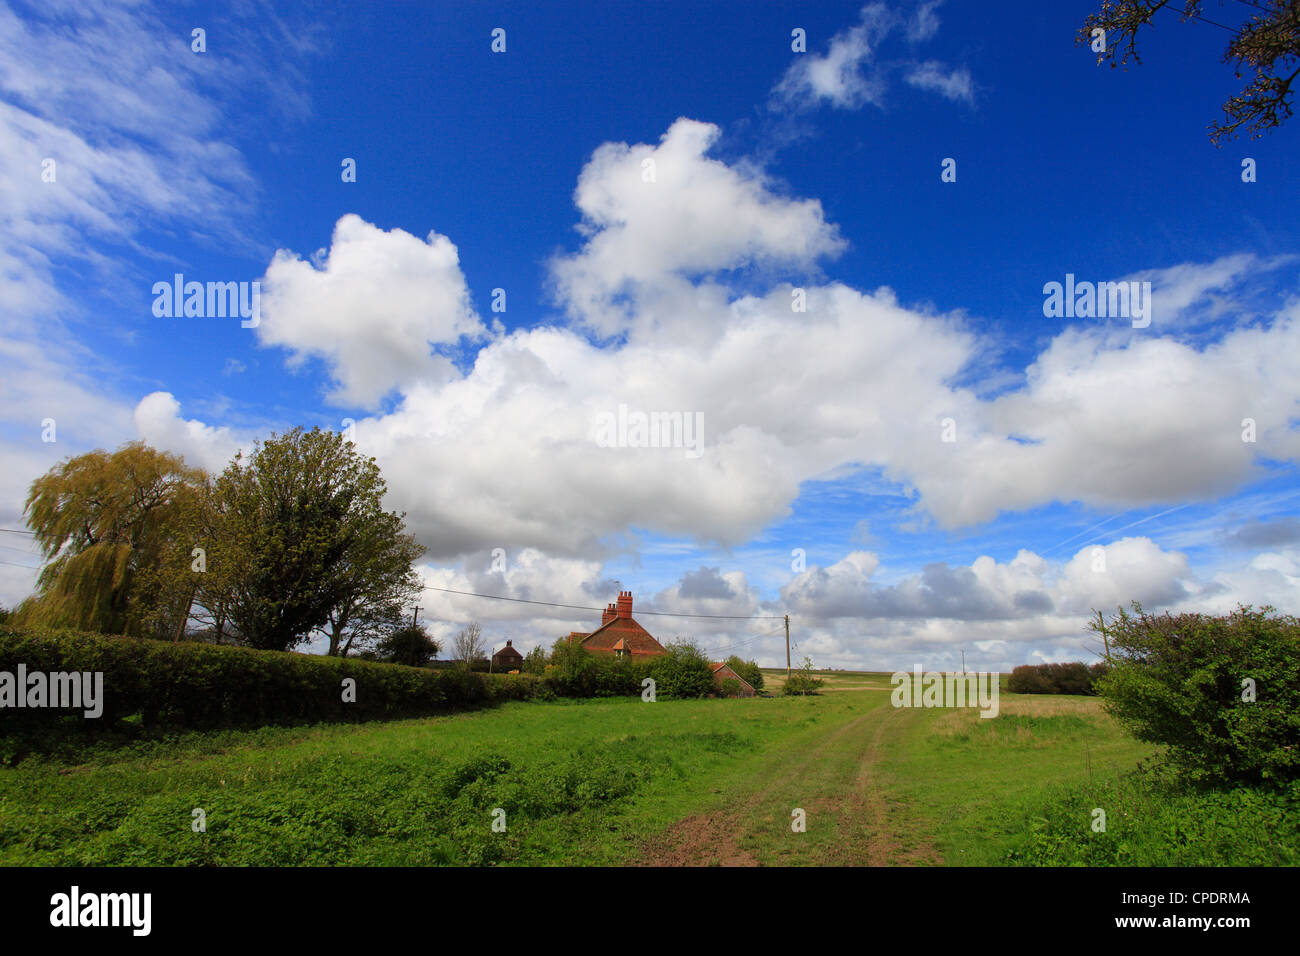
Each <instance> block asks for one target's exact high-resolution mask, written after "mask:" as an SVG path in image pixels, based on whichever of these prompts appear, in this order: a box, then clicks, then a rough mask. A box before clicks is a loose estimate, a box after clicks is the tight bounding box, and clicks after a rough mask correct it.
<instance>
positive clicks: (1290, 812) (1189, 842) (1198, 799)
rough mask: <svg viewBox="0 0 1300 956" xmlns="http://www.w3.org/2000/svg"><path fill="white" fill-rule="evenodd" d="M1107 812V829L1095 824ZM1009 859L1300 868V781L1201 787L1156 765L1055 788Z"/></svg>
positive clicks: (1077, 863) (1031, 862)
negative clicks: (1187, 783) (1098, 815)
mask: <svg viewBox="0 0 1300 956" xmlns="http://www.w3.org/2000/svg"><path fill="white" fill-rule="evenodd" d="M1096 808H1101V809H1103V810H1105V813H1106V818H1105V823H1106V829H1105V830H1100V829H1097V830H1094V829H1093V827H1092V824H1093V820H1094V819H1096V818H1095V816H1094V810H1095V809H1096ZM1027 822H1028V826H1026V827H1025V830H1024V832H1023V835H1022V836H1021V838H1020V840H1019V841H1018V843H1017V845H1015V846H1014V847H1013V848H1012V849H1011V850H1009V851H1008V852H1007V857H1006V859H1007V862H1011V863H1017V864H1023V865H1027V866H1137V867H1151V866H1160V867H1164V866H1215V867H1218V866H1297V865H1300V781H1292V782H1291V783H1290V784H1289V785H1288V786H1286V787H1278V788H1275V787H1251V786H1243V785H1241V784H1237V785H1232V786H1227V787H1222V788H1213V789H1201V788H1194V787H1187V786H1184V785H1181V784H1179V783H1178V782H1177V781H1172V780H1167V779H1162V778H1161V777H1160V776H1159V775H1158V774H1153V773H1151V772H1150V771H1149V770H1144V771H1139V772H1136V773H1131V774H1127V775H1125V776H1123V777H1116V778H1115V779H1113V780H1111V779H1101V780H1097V781H1095V782H1091V783H1087V784H1073V785H1069V786H1064V787H1057V788H1053V790H1051V791H1049V793H1048V795H1047V796H1046V799H1045V800H1044V802H1043V804H1042V805H1041V806H1039V807H1038V808H1036V809H1035V810H1034V812H1033V815H1032V817H1031V818H1030V819H1029V821H1027Z"/></svg>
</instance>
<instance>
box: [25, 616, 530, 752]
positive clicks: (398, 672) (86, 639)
mask: <svg viewBox="0 0 1300 956" xmlns="http://www.w3.org/2000/svg"><path fill="white" fill-rule="evenodd" d="M20 663H22V664H25V665H26V667H27V670H28V672H29V673H30V672H34V671H43V672H50V671H83V672H84V671H90V672H102V673H103V675H104V686H103V696H104V711H103V716H102V717H99V718H96V719H93V720H86V719H84V718H81V717H80V716H76V717H73V718H69V712H67V711H62V712H61V711H58V710H53V709H50V708H33V709H17V710H13V711H11V712H8V713H6V715H5V722H6V727H7V729H8V728H12V727H14V726H16V725H19V724H25V725H26V726H27V727H30V728H36V729H39V728H41V727H50V726H53V725H54V724H59V725H60V726H64V725H66V723H67V721H68V720H69V719H71V720H72V721H73V726H74V727H76V728H79V729H82V730H88V731H98V730H101V729H102V730H108V729H111V728H112V727H113V725H114V724H115V723H116V722H118V721H123V720H127V719H128V718H129V719H135V720H139V721H140V723H141V724H143V725H144V726H145V727H151V726H171V727H188V728H209V727H227V726H250V725H260V724H267V723H281V722H300V721H320V720H361V719H368V718H374V717H398V716H413V715H420V714H433V713H441V712H446V711H452V710H458V709H463V708H467V707H474V706H477V705H480V704H486V703H489V702H491V701H493V700H496V699H520V698H523V697H528V696H531V695H532V694H533V693H534V692H535V691H536V688H537V684H538V682H537V681H536V679H533V678H526V679H525V678H523V676H522V675H518V676H514V677H511V678H510V679H509V680H508V681H495V680H489V679H488V678H487V677H486V676H480V675H478V674H469V673H465V672H463V671H441V672H440V671H433V670H428V669H425V668H415V667H402V666H398V665H394V664H379V663H370V662H367V661H361V660H356V659H354V658H338V657H327V656H323V655H314V654H285V653H280V652H274V651H259V650H254V649H251V648H243V647H220V646H215V645H210V644H195V643H191V642H179V643H171V642H166V641H153V640H147V639H137V638H109V637H106V636H104V635H98V634H85V633H79V632H71V631H53V630H19V629H16V628H13V627H9V626H0V671H9V672H11V673H12V672H14V671H15V670H16V668H17V666H18V664H20ZM349 678H350V679H352V680H355V681H356V693H355V701H354V702H347V701H344V699H343V698H344V693H343V686H344V685H343V681H344V680H345V679H349Z"/></svg>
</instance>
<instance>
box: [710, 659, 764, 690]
mask: <svg viewBox="0 0 1300 956" xmlns="http://www.w3.org/2000/svg"><path fill="white" fill-rule="evenodd" d="M729 680H734V681H735V682H736V684H737V687H736V688H732V689H731V691H730V695H731V696H736V697H753V696H755V695H756V694H757V691H755V690H754V688H753V686H752V685H751V684H750V683H749V681H747V680H745V678H743V677H741V676H740V675H739V674H737V673H736V672H735V671H734V670H732V669H731V667H730V666H729V665H728V664H727V663H726V662H725V661H714V662H713V685H714V686H715V687H717V688H718V693H719V694H721V695H723V696H724V697H726V696H729V694H728V690H727V688H726V682H727V681H729Z"/></svg>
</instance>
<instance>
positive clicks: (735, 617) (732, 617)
mask: <svg viewBox="0 0 1300 956" xmlns="http://www.w3.org/2000/svg"><path fill="white" fill-rule="evenodd" d="M424 590H426V591H441V592H443V593H444V594H460V595H464V596H465V597H476V598H486V599H487V600H489V601H510V602H512V603H514V604H537V605H540V606H542V607H560V608H567V609H569V610H572V611H601V612H604V611H605V610H607V609H606V608H603V607H587V606H586V605H583V604H557V603H555V602H554V601H530V600H528V599H527V598H512V597H502V596H501V595H500V594H479V593H478V592H477V591H458V590H456V589H455V588H438V587H434V586H433V585H432V584H426V585H424ZM637 614H653V615H655V616H657V617H689V618H710V619H713V620H722V621H779V620H782V618H781V617H780V616H779V615H759V616H757V617H755V616H753V615H748V614H683V613H681V612H680V611H637Z"/></svg>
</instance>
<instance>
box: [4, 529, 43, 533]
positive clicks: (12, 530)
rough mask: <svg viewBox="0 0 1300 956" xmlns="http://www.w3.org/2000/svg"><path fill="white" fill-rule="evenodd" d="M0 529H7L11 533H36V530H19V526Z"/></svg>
mask: <svg viewBox="0 0 1300 956" xmlns="http://www.w3.org/2000/svg"><path fill="white" fill-rule="evenodd" d="M0 531H6V532H8V533H9V534H36V532H35V531H19V530H18V529H17V528H0Z"/></svg>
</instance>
